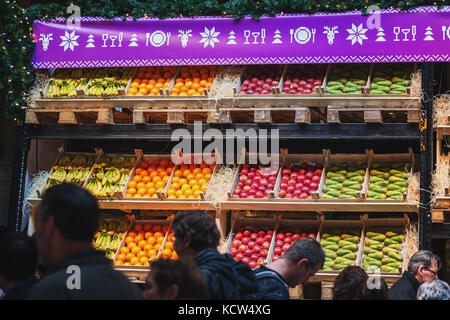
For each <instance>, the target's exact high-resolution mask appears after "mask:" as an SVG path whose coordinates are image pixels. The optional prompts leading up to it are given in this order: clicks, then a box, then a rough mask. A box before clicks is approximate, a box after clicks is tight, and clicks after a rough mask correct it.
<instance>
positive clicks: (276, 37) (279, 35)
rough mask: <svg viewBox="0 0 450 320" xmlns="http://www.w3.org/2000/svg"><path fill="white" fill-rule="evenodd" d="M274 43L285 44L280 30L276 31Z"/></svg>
mask: <svg viewBox="0 0 450 320" xmlns="http://www.w3.org/2000/svg"><path fill="white" fill-rule="evenodd" d="M272 43H274V44H279V43H283V41H281V32H280V30H276V31H275V34H274V36H273V41H272Z"/></svg>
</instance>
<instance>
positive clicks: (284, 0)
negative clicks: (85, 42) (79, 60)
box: [0, 0, 445, 118]
mask: <svg viewBox="0 0 450 320" xmlns="http://www.w3.org/2000/svg"><path fill="white" fill-rule="evenodd" d="M60 2H63V1H60ZM71 3H73V4H75V5H77V6H79V7H80V8H81V15H82V16H93V17H94V16H97V17H105V18H108V19H109V18H114V17H123V18H126V17H128V16H130V17H133V18H134V19H139V18H141V17H144V16H147V17H158V18H174V17H180V16H183V17H195V16H230V17H233V18H235V19H240V18H242V17H244V16H246V15H249V16H251V17H253V18H254V19H259V18H260V17H261V16H263V15H269V16H274V15H275V14H280V13H285V14H292V13H306V14H313V13H317V12H343V11H353V10H358V11H361V12H362V13H363V14H366V9H367V6H369V5H374V4H376V5H378V6H379V7H380V8H381V9H385V8H391V7H393V8H398V9H400V10H407V9H409V8H412V7H417V6H423V5H439V6H442V5H444V4H445V0H437V1H420V0H417V1H415V0H406V1H390V0H385V1H379V2H375V3H374V2H371V1H368V0H356V1H355V0H352V1H349V0H346V1H342V0H327V1H316V0H229V1H227V2H225V3H222V4H219V2H218V1H217V0H203V1H198V0H170V1H161V0H78V1H66V2H65V3H64V4H61V3H47V4H33V5H31V6H30V7H29V8H26V9H23V8H21V7H20V6H19V5H18V4H17V3H16V2H15V1H14V0H1V1H0V12H1V15H0V62H1V63H0V73H1V74H2V75H3V76H4V77H6V79H5V81H3V83H2V81H0V89H1V88H2V87H3V86H5V87H6V89H7V92H8V94H7V96H6V102H7V104H8V108H7V113H6V116H7V117H11V118H23V116H24V108H25V107H26V103H25V100H24V97H25V96H24V95H25V93H27V92H28V91H29V89H30V86H31V85H32V83H33V81H34V72H33V69H32V65H31V63H30V60H31V56H32V54H33V51H34V43H33V36H32V30H31V28H32V22H33V21H34V20H38V19H40V20H49V19H52V18H55V17H61V16H62V17H67V16H68V15H67V13H66V9H67V7H68V6H69V5H70V4H71ZM8 40H9V41H8ZM11 66H13V67H11Z"/></svg>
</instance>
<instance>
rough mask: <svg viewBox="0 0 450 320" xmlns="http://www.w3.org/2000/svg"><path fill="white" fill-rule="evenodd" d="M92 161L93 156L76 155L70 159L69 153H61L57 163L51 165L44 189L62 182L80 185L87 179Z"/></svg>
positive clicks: (93, 159)
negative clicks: (50, 171)
mask: <svg viewBox="0 0 450 320" xmlns="http://www.w3.org/2000/svg"><path fill="white" fill-rule="evenodd" d="M94 163H95V157H85V156H83V155H76V156H75V157H74V158H73V159H71V158H70V156H69V155H67V154H62V155H61V156H60V158H59V160H58V162H57V165H55V166H54V167H53V172H52V174H51V175H50V177H49V181H48V182H47V185H46V187H45V190H46V189H48V188H51V187H53V186H55V185H57V184H60V183H63V182H68V183H75V184H78V185H80V186H82V185H83V184H84V182H85V181H86V180H87V179H88V177H89V173H90V171H91V167H92V166H93V165H94Z"/></svg>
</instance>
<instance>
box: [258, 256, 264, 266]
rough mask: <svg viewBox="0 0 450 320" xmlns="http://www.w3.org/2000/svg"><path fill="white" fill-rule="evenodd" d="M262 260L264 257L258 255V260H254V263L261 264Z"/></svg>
mask: <svg viewBox="0 0 450 320" xmlns="http://www.w3.org/2000/svg"><path fill="white" fill-rule="evenodd" d="M264 260H265V259H264V258H263V257H259V258H258V260H257V261H256V264H259V265H261V264H263V263H264Z"/></svg>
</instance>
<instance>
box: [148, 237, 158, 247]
mask: <svg viewBox="0 0 450 320" xmlns="http://www.w3.org/2000/svg"><path fill="white" fill-rule="evenodd" d="M147 243H148V244H151V245H153V244H155V243H156V238H155V237H154V236H151V237H150V238H148V239H147Z"/></svg>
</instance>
